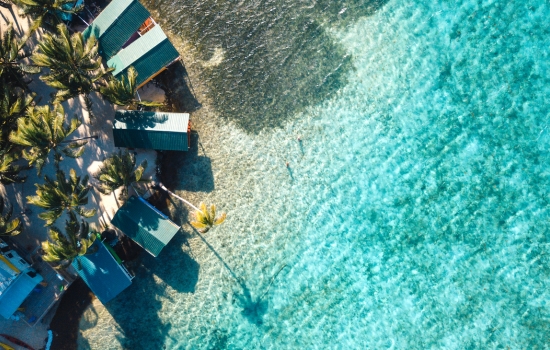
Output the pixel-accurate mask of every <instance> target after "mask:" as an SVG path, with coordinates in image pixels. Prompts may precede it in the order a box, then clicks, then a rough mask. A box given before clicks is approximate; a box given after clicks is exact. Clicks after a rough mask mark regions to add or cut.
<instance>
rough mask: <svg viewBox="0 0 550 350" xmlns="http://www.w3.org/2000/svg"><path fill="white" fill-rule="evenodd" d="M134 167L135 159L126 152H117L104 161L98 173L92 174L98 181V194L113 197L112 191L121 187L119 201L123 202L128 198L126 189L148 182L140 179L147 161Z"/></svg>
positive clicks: (131, 154)
mask: <svg viewBox="0 0 550 350" xmlns="http://www.w3.org/2000/svg"><path fill="white" fill-rule="evenodd" d="M135 166H136V157H135V156H134V154H133V153H130V152H128V151H125V152H124V153H122V151H119V152H118V154H117V153H115V154H112V155H111V156H110V157H109V158H107V159H105V160H104V161H103V165H102V166H101V167H100V168H99V171H98V172H97V173H96V174H94V178H96V179H97V180H98V181H99V187H98V190H99V192H101V193H103V194H106V195H107V194H111V193H113V195H114V191H115V190H116V189H118V188H120V187H122V193H121V194H120V199H121V200H124V199H125V198H126V197H127V196H128V187H129V186H131V185H132V184H133V183H134V182H148V181H149V180H148V179H142V176H143V172H144V171H145V169H147V160H144V161H143V162H141V164H140V165H139V166H138V167H137V168H135ZM115 199H116V196H115Z"/></svg>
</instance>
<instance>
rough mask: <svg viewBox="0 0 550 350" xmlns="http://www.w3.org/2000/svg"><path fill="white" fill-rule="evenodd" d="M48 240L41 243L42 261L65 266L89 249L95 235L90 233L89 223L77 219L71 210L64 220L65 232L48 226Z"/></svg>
mask: <svg viewBox="0 0 550 350" xmlns="http://www.w3.org/2000/svg"><path fill="white" fill-rule="evenodd" d="M49 236H50V241H46V242H43V243H42V250H44V256H43V259H44V261H48V262H56V263H60V265H59V266H60V267H65V266H68V265H70V264H71V262H72V261H73V260H74V259H75V258H77V257H79V256H82V255H85V254H86V253H91V252H90V251H89V248H90V246H91V245H92V244H93V242H94V238H95V235H93V234H92V235H90V225H89V224H88V223H87V222H86V221H84V220H81V221H80V222H79V221H78V219H77V217H76V215H75V214H74V213H73V212H70V213H69V219H68V220H66V221H65V234H63V233H62V232H61V231H60V230H59V229H58V228H57V227H55V226H52V227H50V233H49Z"/></svg>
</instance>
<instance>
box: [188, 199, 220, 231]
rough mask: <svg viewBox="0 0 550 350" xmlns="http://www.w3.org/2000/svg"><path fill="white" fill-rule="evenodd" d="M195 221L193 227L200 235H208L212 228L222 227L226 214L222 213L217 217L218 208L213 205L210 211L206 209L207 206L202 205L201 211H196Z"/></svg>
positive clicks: (192, 222)
mask: <svg viewBox="0 0 550 350" xmlns="http://www.w3.org/2000/svg"><path fill="white" fill-rule="evenodd" d="M194 214H195V221H191V226H193V227H194V228H196V229H197V230H198V231H199V232H200V233H206V232H208V230H210V229H211V228H212V227H214V226H217V225H221V224H222V223H223V222H224V221H225V218H226V216H227V215H226V214H225V213H222V214H221V215H220V216H218V217H216V206H215V205H214V204H212V205H211V206H210V211H209V210H208V208H207V207H206V204H204V203H201V204H200V206H199V210H197V211H195V213H194Z"/></svg>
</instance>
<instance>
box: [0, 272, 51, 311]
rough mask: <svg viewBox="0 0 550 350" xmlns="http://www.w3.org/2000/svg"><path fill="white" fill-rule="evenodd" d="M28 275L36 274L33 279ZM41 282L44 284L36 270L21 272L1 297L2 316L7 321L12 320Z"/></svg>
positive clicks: (0, 309)
mask: <svg viewBox="0 0 550 350" xmlns="http://www.w3.org/2000/svg"><path fill="white" fill-rule="evenodd" d="M28 273H34V274H35V276H34V277H31V276H29V275H28ZM40 282H42V276H40V275H39V274H38V273H36V272H35V271H34V270H32V269H28V270H25V272H21V273H20V274H19V275H18V276H17V278H16V280H15V281H13V282H12V283H11V284H10V286H9V287H8V289H6V290H5V291H4V293H2V295H0V315H2V316H3V317H4V318H7V319H8V318H10V317H11V316H12V315H13V314H14V313H15V311H17V308H19V306H21V304H23V302H24V301H25V299H26V298H27V296H28V295H29V294H30V293H31V292H32V291H33V289H34V288H35V287H36V285H37V284H38V283H40Z"/></svg>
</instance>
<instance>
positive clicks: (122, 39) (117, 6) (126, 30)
mask: <svg viewBox="0 0 550 350" xmlns="http://www.w3.org/2000/svg"><path fill="white" fill-rule="evenodd" d="M149 16H150V14H149V11H147V9H146V8H145V7H143V5H142V4H140V3H139V1H137V0H113V1H112V2H111V3H110V4H109V5H108V6H107V7H106V8H105V9H104V10H103V11H102V12H101V13H100V14H99V16H97V18H96V19H95V20H94V21H93V22H92V24H91V25H90V26H89V27H88V28H86V30H84V32H83V33H82V35H83V36H84V39H88V38H89V37H90V36H91V35H92V34H94V35H95V37H96V38H97V39H98V41H99V53H100V54H101V56H103V58H105V59H109V58H111V57H113V56H114V55H116V53H117V52H118V51H119V50H120V49H121V48H122V46H123V45H124V44H125V43H126V42H127V41H128V39H130V37H131V36H132V34H134V33H135V32H136V31H137V30H138V29H139V27H140V26H141V25H142V24H143V22H145V20H146V19H147V18H149Z"/></svg>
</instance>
